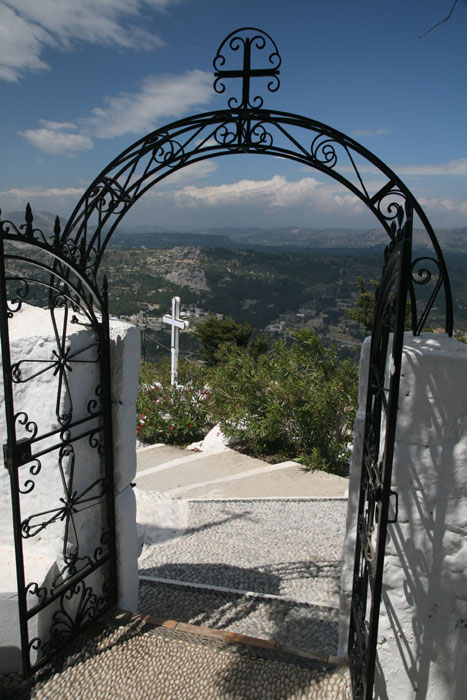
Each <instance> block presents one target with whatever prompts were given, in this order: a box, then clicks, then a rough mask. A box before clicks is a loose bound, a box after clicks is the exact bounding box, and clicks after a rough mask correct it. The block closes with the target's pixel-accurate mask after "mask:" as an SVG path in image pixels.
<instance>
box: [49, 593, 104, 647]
mask: <svg viewBox="0 0 467 700" xmlns="http://www.w3.org/2000/svg"><path fill="white" fill-rule="evenodd" d="M67 601H73V604H72V610H70V611H68V610H67V609H66V602H67ZM106 603H107V601H106V600H105V599H104V598H103V597H101V596H99V595H97V594H96V593H94V591H93V589H92V587H91V586H86V583H85V582H84V581H82V580H81V581H78V583H76V585H74V586H72V587H71V588H69V589H68V590H67V591H66V592H65V594H64V595H62V596H61V597H60V610H57V611H56V612H54V614H53V623H52V625H51V628H50V633H51V635H52V636H56V635H58V636H65V637H70V636H74V635H76V634H77V633H78V632H79V631H80V629H81V628H82V627H83V626H84V625H85V624H86V623H88V622H90V621H91V620H92V619H94V618H95V617H96V616H97V615H98V613H99V612H100V610H102V609H103V608H104V607H105V605H106Z"/></svg>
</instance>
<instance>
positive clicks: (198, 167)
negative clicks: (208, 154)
mask: <svg viewBox="0 0 467 700" xmlns="http://www.w3.org/2000/svg"><path fill="white" fill-rule="evenodd" d="M217 167H218V166H217V163H215V162H214V161H213V160H200V161H199V162H197V163H190V164H189V165H185V166H184V167H183V168H181V170H176V171H175V172H173V173H170V175H169V176H168V177H167V178H165V179H164V180H161V182H160V184H159V185H158V187H161V186H163V185H169V186H172V185H179V186H180V184H183V183H185V182H192V181H193V180H202V179H203V178H205V177H209V175H211V173H213V172H214V171H215V170H217ZM150 191H153V190H150Z"/></svg>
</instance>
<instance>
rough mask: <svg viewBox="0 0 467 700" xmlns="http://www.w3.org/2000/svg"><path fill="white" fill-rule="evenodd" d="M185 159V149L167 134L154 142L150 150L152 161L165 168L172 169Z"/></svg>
mask: <svg viewBox="0 0 467 700" xmlns="http://www.w3.org/2000/svg"><path fill="white" fill-rule="evenodd" d="M184 158H185V149H184V148H183V146H182V144H181V143H180V142H179V141H177V140H176V139H173V138H170V137H169V136H168V135H167V134H165V135H164V136H162V138H160V139H159V140H158V141H156V143H155V145H154V148H153V149H152V160H153V162H154V163H156V164H157V165H163V166H165V167H167V168H174V167H175V166H178V165H180V163H181V162H182V161H183V160H184Z"/></svg>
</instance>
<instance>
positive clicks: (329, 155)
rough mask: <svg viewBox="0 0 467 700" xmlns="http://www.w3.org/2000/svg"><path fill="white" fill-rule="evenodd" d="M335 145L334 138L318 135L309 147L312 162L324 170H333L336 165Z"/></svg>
mask: <svg viewBox="0 0 467 700" xmlns="http://www.w3.org/2000/svg"><path fill="white" fill-rule="evenodd" d="M336 145H337V144H336V140H335V139H334V138H332V137H330V136H328V135H327V134H318V135H317V136H315V138H314V139H313V141H312V143H311V146H310V154H311V159H312V161H313V162H315V163H318V164H319V165H324V166H325V167H326V168H334V167H335V165H336V164H337V153H336Z"/></svg>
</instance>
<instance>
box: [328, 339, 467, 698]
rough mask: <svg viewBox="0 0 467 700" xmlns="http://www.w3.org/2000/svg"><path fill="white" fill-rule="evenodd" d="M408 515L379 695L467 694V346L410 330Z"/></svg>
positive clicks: (398, 528)
mask: <svg viewBox="0 0 467 700" xmlns="http://www.w3.org/2000/svg"><path fill="white" fill-rule="evenodd" d="M368 352H369V343H368V342H366V343H365V345H364V347H363V350H362V369H363V371H362V380H361V388H360V402H361V410H360V411H359V415H358V416H357V425H356V427H357V431H356V441H355V460H354V462H353V463H352V468H351V483H350V489H349V495H350V498H349V518H348V532H347V536H346V541H345V546H344V569H343V577H342V589H343V592H342V597H341V624H340V642H339V653H340V654H341V655H342V654H345V652H346V647H347V633H348V612H349V601H350V588H351V585H352V570H353V550H354V544H355V523H356V519H355V513H356V508H357V499H358V482H359V477H360V475H359V463H358V456H359V454H360V455H361V445H362V420H363V411H364V404H365V397H366V387H365V386H364V384H365V381H366V367H367V364H368ZM392 483H393V488H394V489H395V490H396V491H397V492H398V494H399V514H398V521H397V523H395V524H394V525H389V534H388V541H387V547H386V559H385V567H384V578H383V596H382V605H381V615H380V624H379V634H378V646H377V652H378V664H377V668H376V677H375V697H376V698H381V699H384V698H388V699H389V700H392V699H393V698H397V700H409V699H410V700H412V699H415V698H417V699H419V698H424V699H425V698H426V699H427V700H459V699H460V698H464V697H465V694H466V688H467V663H466V662H467V346H466V345H464V344H462V343H459V342H458V341H456V340H453V339H452V338H448V337H447V336H444V335H437V334H436V335H435V334H429V333H424V334H422V335H421V336H420V337H417V338H414V337H413V336H412V335H411V334H406V337H405V345H404V351H403V362H402V376H401V387H400V397H399V414H398V422H397V431H396V443H395V454H394V466H393V479H392Z"/></svg>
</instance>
